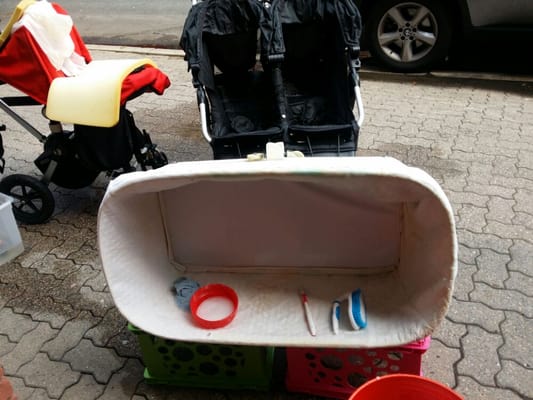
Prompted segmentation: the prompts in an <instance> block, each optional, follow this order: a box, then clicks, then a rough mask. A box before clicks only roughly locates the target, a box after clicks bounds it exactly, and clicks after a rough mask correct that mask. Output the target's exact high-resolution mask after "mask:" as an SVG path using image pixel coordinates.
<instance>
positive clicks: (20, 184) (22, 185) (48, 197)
mask: <svg viewBox="0 0 533 400" xmlns="http://www.w3.org/2000/svg"><path fill="white" fill-rule="evenodd" d="M0 192H2V193H4V194H6V195H8V196H11V197H12V198H13V214H14V216H15V219H16V220H17V221H20V222H22V223H24V224H29V225H33V224H41V223H43V222H46V221H47V220H48V218H50V217H51V216H52V214H53V212H54V208H55V200H54V196H53V195H52V192H51V191H50V189H49V188H48V186H46V185H45V184H44V183H42V182H41V181H40V180H38V179H36V178H34V177H31V176H28V175H22V174H13V175H8V176H6V177H5V178H4V179H2V181H0Z"/></svg>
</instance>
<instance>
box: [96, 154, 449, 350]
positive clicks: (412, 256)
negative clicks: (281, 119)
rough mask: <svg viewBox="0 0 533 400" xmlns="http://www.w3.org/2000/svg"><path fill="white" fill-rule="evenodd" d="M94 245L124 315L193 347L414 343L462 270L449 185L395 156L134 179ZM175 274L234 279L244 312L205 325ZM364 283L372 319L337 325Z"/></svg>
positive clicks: (431, 324) (105, 216) (114, 200)
mask: <svg viewBox="0 0 533 400" xmlns="http://www.w3.org/2000/svg"><path fill="white" fill-rule="evenodd" d="M98 245H99V249H100V254H101V258H102V264H103V269H104V272H105V275H106V279H107V282H108V285H109V289H110V292H111V294H112V296H113V299H114V301H115V303H116V305H117V307H118V309H119V310H120V312H121V313H122V314H123V315H124V316H125V318H126V319H127V320H129V321H130V322H132V323H133V324H134V325H135V326H137V327H139V328H140V329H142V330H143V331H145V332H149V333H151V334H153V335H156V336H158V337H163V338H168V339H171V340H180V341H191V342H211V343H229V344H244V345H259V346H261V345H273V346H280V347H283V346H288V347H290V346H299V347H301V346H308V347H309V346H313V347H366V348H373V347H374V348H375V347H387V346H397V345H402V344H406V343H410V342H412V341H414V340H417V339H421V338H424V337H426V336H428V335H430V334H431V333H432V331H433V330H434V329H435V328H436V327H437V325H439V323H440V322H441V321H442V319H443V318H444V315H445V314H446V311H447V308H448V304H449V302H450V299H451V294H452V290H453V282H454V278H455V274H456V267H457V243H456V235H455V226H454V217H453V213H452V210H451V207H450V204H449V202H448V200H447V198H446V196H445V194H444V192H443V191H442V189H441V188H440V186H439V185H438V183H437V182H436V181H435V180H434V179H433V178H431V177H430V176H429V175H428V174H427V173H425V172H424V171H422V170H420V169H418V168H412V167H408V166H406V165H404V164H402V163H401V162H399V161H397V160H394V159H391V158H385V157H353V158H351V157H339V158H287V159H282V160H274V161H272V160H271V161H254V162H252V161H247V160H224V161H198V162H189V163H178V164H173V165H168V166H166V167H163V168H160V169H157V170H153V171H146V172H133V173H131V174H124V175H121V176H119V177H118V178H117V179H114V180H113V181H112V182H111V184H110V185H109V187H108V189H107V192H106V194H105V197H104V199H103V202H102V204H101V207H100V211H99V216H98ZM179 277H187V278H191V279H193V280H195V281H197V282H199V283H200V284H201V285H206V284H210V283H222V284H225V285H228V286H230V287H232V288H233V289H234V290H235V291H236V292H237V295H238V297H239V307H238V312H237V314H236V317H235V319H234V320H233V321H232V322H231V323H230V324H229V325H228V326H226V327H224V328H221V329H203V328H199V327H198V326H196V325H195V324H194V322H193V321H192V319H191V315H190V313H188V312H187V311H184V310H182V309H180V308H179V307H178V306H177V305H176V302H175V298H174V294H173V291H172V283H173V282H174V281H175V280H176V279H177V278H179ZM300 288H304V289H305V291H306V293H307V295H308V297H309V304H310V307H311V310H312V313H313V317H314V321H315V324H316V329H317V335H316V336H311V335H310V333H309V330H308V327H307V324H306V319H305V316H304V312H303V308H302V304H301V302H300V297H299V289H300ZM357 288H361V289H362V291H363V293H364V295H365V300H366V306H367V321H368V325H367V327H366V328H365V329H363V330H361V331H358V332H356V331H353V330H352V331H350V330H349V329H342V330H341V331H340V332H339V333H338V334H334V332H333V331H332V328H331V317H330V316H331V309H332V302H333V300H335V299H336V298H338V297H339V296H341V295H343V294H345V293H349V292H351V291H353V290H355V289H357Z"/></svg>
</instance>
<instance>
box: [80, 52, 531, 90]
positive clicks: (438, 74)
mask: <svg viewBox="0 0 533 400" xmlns="http://www.w3.org/2000/svg"><path fill="white" fill-rule="evenodd" d="M87 48H88V49H89V50H99V51H111V52H115V53H133V54H144V55H155V56H169V57H184V56H185V52H184V51H183V50H181V49H160V48H153V47H132V46H115V45H96V44H93V45H87ZM360 73H361V74H363V75H364V74H373V75H385V76H396V77H398V76H405V77H429V78H432V77H433V78H443V79H465V80H466V79H470V80H482V81H499V82H522V83H533V75H532V76H529V75H509V74H503V73H502V74H498V73H485V72H463V71H431V72H423V73H411V74H409V73H398V72H390V71H384V70H382V69H379V68H374V67H369V68H363V69H361V71H360Z"/></svg>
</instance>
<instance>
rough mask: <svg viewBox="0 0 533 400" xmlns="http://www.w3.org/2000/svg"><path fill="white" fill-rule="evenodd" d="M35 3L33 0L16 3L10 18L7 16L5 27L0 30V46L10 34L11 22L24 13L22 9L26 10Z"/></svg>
mask: <svg viewBox="0 0 533 400" xmlns="http://www.w3.org/2000/svg"><path fill="white" fill-rule="evenodd" d="M33 3H35V0H22V1H21V2H20V3H18V4H17V6H16V7H15V11H13V14H11V18H9V21H8V22H7V25H6V27H5V28H4V30H3V31H2V34H0V48H1V47H2V46H3V45H4V42H5V41H6V40H7V38H8V37H9V35H11V29H12V28H13V24H14V23H15V22H17V21H18V20H19V19H20V18H21V17H22V15H23V14H24V11H26V8H28V6H30V5H32V4H33Z"/></svg>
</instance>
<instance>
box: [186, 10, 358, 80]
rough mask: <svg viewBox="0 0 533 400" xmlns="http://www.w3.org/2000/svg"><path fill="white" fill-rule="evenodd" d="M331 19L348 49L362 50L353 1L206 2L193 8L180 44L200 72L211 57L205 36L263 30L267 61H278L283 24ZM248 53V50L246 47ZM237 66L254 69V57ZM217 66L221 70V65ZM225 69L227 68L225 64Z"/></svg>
mask: <svg viewBox="0 0 533 400" xmlns="http://www.w3.org/2000/svg"><path fill="white" fill-rule="evenodd" d="M327 18H336V19H337V20H338V23H339V27H340V28H341V35H342V38H343V41H344V44H345V45H346V46H347V48H348V50H349V51H359V49H360V44H359V38H360V36H361V29H362V23H361V16H360V14H359V10H358V9H357V7H356V6H355V4H354V3H353V1H351V0H274V1H272V2H269V1H256V0H229V1H223V2H221V1H217V0H205V1H202V2H200V3H198V4H197V5H195V6H194V7H193V8H192V9H191V12H190V13H189V15H188V17H187V20H186V21H185V26H184V29H183V34H182V37H181V40H180V45H181V47H182V48H183V50H184V51H185V54H186V59H187V61H188V63H189V68H191V69H196V68H199V67H200V66H201V64H202V63H203V62H205V60H206V57H207V56H208V55H207V54H206V53H205V51H204V49H203V46H202V39H203V35H204V34H208V35H219V36H227V35H233V36H237V35H238V34H242V33H245V32H250V31H256V30H257V29H260V33H261V55H262V57H263V59H264V57H267V59H268V58H270V59H276V58H277V57H279V56H283V55H284V53H285V45H284V38H283V27H282V26H283V24H305V23H309V22H311V21H316V20H324V19H327ZM300 40H301V42H302V45H303V43H304V42H305V41H306V40H307V38H305V37H302V38H300ZM237 50H239V51H236V52H238V53H239V54H242V53H244V51H243V48H242V47H240V49H237ZM244 50H248V49H247V48H246V47H245V48H244ZM253 50H255V45H254V49H253ZM248 55H249V54H248ZM228 58H230V57H228ZM253 61H255V56H254V57H253ZM215 64H216V63H215ZM235 64H237V65H243V66H245V65H246V66H248V68H251V67H253V62H252V59H251V58H250V59H248V63H242V64H241V63H235ZM217 67H219V68H220V67H221V65H217ZM221 69H222V70H223V69H224V64H222V68H221Z"/></svg>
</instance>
